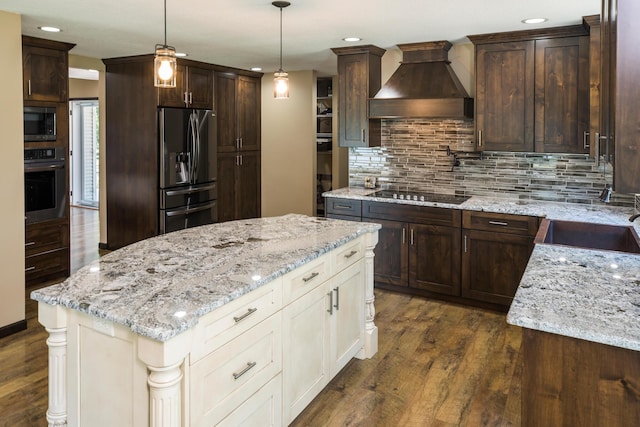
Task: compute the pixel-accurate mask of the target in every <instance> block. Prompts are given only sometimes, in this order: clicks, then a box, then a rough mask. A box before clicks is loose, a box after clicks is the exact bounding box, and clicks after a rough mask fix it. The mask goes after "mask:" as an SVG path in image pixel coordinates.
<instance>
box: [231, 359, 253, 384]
mask: <svg viewBox="0 0 640 427" xmlns="http://www.w3.org/2000/svg"><path fill="white" fill-rule="evenodd" d="M254 366H256V362H247V366H245V367H244V369H243V370H242V371H240V372H234V373H233V379H234V380H237V379H238V378H240V377H241V376H243V375H244V374H246V373H247V372H249V370H250V369H251V368H253V367H254Z"/></svg>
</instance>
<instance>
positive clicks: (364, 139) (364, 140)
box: [362, 129, 367, 142]
mask: <svg viewBox="0 0 640 427" xmlns="http://www.w3.org/2000/svg"><path fill="white" fill-rule="evenodd" d="M366 141H367V139H366V131H365V130H364V129H362V142H366Z"/></svg>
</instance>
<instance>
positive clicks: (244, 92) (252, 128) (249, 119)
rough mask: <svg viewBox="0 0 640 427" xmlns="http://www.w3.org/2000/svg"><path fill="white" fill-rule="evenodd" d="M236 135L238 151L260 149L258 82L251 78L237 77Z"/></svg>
mask: <svg viewBox="0 0 640 427" xmlns="http://www.w3.org/2000/svg"><path fill="white" fill-rule="evenodd" d="M237 94H238V98H237V108H238V110H237V114H238V128H237V135H238V138H240V150H242V151H252V150H259V149H260V81H259V80H258V79H256V78H253V77H246V76H238V91H237Z"/></svg>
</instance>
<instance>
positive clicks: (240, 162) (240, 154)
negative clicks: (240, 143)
mask: <svg viewBox="0 0 640 427" xmlns="http://www.w3.org/2000/svg"><path fill="white" fill-rule="evenodd" d="M239 157H240V166H242V154H240V156H239Z"/></svg>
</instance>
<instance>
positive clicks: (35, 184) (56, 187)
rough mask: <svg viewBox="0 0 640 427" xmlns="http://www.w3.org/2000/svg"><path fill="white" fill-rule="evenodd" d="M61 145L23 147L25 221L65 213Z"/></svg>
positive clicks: (64, 173) (55, 217)
mask: <svg viewBox="0 0 640 427" xmlns="http://www.w3.org/2000/svg"><path fill="white" fill-rule="evenodd" d="M67 203H68V202H67V172H66V160H65V149H64V148H29V149H25V150H24V215H25V220H26V222H27V224H31V223H34V222H40V221H47V220H51V219H57V218H64V217H65V216H66V214H67Z"/></svg>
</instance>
